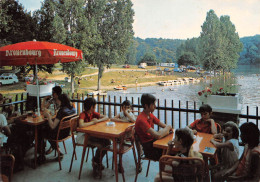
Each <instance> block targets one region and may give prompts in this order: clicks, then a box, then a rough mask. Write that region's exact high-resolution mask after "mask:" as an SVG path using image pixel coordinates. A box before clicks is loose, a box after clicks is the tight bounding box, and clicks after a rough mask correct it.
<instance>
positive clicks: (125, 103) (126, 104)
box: [122, 100, 132, 106]
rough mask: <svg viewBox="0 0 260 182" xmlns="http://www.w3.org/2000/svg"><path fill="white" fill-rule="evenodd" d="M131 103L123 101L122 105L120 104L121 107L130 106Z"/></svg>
mask: <svg viewBox="0 0 260 182" xmlns="http://www.w3.org/2000/svg"><path fill="white" fill-rule="evenodd" d="M131 105H132V104H131V102H130V101H129V100H125V101H124V102H123V103H122V106H131Z"/></svg>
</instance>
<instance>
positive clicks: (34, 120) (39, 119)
mask: <svg viewBox="0 0 260 182" xmlns="http://www.w3.org/2000/svg"><path fill="white" fill-rule="evenodd" d="M17 121H19V122H20V123H21V124H25V125H30V126H34V140H35V145H34V168H35V169H36V167H37V147H38V126H40V125H43V124H44V123H46V122H47V119H45V118H44V117H43V116H42V115H40V116H36V117H33V116H31V115H30V116H29V115H24V116H20V117H19V119H17Z"/></svg>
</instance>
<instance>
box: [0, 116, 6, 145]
mask: <svg viewBox="0 0 260 182" xmlns="http://www.w3.org/2000/svg"><path fill="white" fill-rule="evenodd" d="M0 126H1V127H4V126H7V120H6V117H5V116H4V115H3V114H0ZM6 142H7V136H5V135H4V134H3V133H2V131H0V145H1V146H3V143H6Z"/></svg>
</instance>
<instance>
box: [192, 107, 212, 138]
mask: <svg viewBox="0 0 260 182" xmlns="http://www.w3.org/2000/svg"><path fill="white" fill-rule="evenodd" d="M199 112H200V114H201V119H197V120H195V121H194V122H193V123H191V124H190V125H189V126H188V127H189V128H190V129H192V130H193V133H194V134H195V135H196V134H197V132H202V133H212V134H217V124H216V123H215V121H214V120H213V119H210V116H211V114H212V108H211V107H210V106H209V105H208V104H204V105H202V106H200V108H199Z"/></svg>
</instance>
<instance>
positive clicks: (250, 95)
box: [108, 65, 260, 120]
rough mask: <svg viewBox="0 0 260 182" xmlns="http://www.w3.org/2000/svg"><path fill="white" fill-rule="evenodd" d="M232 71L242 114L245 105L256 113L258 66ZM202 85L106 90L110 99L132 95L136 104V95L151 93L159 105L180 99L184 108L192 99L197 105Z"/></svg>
mask: <svg viewBox="0 0 260 182" xmlns="http://www.w3.org/2000/svg"><path fill="white" fill-rule="evenodd" d="M232 72H234V73H235V77H236V81H237V84H238V85H240V86H239V87H238V92H239V93H240V95H241V98H242V114H246V106H249V108H250V112H249V114H252V115H256V109H255V108H256V106H260V66H248V65H241V66H239V67H238V68H237V69H235V70H233V71H232ZM204 87H205V83H203V82H200V83H194V84H191V83H190V84H186V85H174V86H149V87H136V88H129V89H127V90H124V91H108V95H110V96H111V99H112V101H113V98H114V96H116V97H120V96H121V97H122V99H123V100H124V99H125V98H126V97H127V98H128V99H131V98H132V97H134V103H135V104H137V99H138V97H139V98H141V95H142V94H143V93H151V94H153V95H154V96H155V97H156V98H158V99H160V105H161V106H163V105H164V100H166V101H167V106H171V100H173V101H174V103H175V107H177V106H178V102H179V100H180V101H181V107H182V108H186V101H191V102H189V107H190V108H193V102H194V101H195V102H198V104H197V105H199V102H200V98H199V96H198V91H201V90H202V89H203V88H204ZM117 100H119V99H117ZM155 114H156V112H155ZM191 120H192V119H191Z"/></svg>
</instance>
